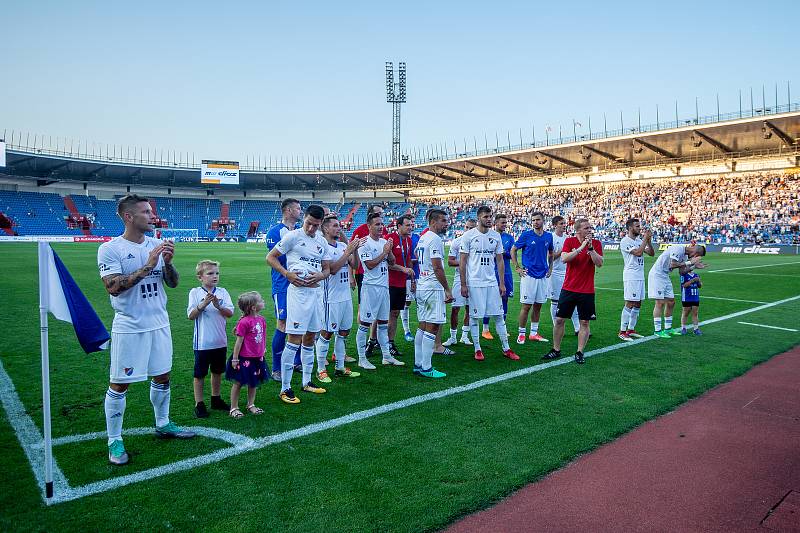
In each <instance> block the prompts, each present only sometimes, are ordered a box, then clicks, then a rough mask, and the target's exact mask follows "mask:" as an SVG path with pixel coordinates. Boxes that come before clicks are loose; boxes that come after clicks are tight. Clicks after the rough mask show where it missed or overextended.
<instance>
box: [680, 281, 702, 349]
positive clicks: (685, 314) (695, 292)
mask: <svg viewBox="0 0 800 533" xmlns="http://www.w3.org/2000/svg"><path fill="white" fill-rule="evenodd" d="M684 270H685V269H682V270H681V304H682V305H683V309H682V310H681V335H688V333H689V331H688V330H687V329H686V320H687V319H688V318H689V314H691V315H692V330H694V334H695V335H702V334H703V332H702V331H700V322H699V320H700V319H699V317H698V312H699V311H700V287H702V286H703V283H702V282H701V281H700V276H698V275H697V273H695V272H692V271H690V270H689V271H684Z"/></svg>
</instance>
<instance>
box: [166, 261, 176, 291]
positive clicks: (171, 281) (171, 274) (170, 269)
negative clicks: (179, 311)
mask: <svg viewBox="0 0 800 533" xmlns="http://www.w3.org/2000/svg"><path fill="white" fill-rule="evenodd" d="M162 272H163V274H162V275H163V277H164V284H165V285H166V286H167V287H169V288H171V289H174V288H175V287H177V286H178V279H179V278H180V276H179V275H178V270H177V269H176V268H175V265H173V264H172V263H165V264H164V269H163V271H162Z"/></svg>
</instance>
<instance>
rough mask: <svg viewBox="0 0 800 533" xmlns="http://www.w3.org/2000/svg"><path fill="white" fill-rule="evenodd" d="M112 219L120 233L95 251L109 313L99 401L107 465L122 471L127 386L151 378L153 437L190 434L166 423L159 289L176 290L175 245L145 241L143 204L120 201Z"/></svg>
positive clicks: (166, 345) (166, 342)
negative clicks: (105, 373) (105, 380)
mask: <svg viewBox="0 0 800 533" xmlns="http://www.w3.org/2000/svg"><path fill="white" fill-rule="evenodd" d="M117 215H119V217H120V218H121V219H122V221H123V223H124V224H125V231H124V233H123V234H122V235H121V236H119V237H115V238H113V239H112V240H110V241H109V242H106V243H103V244H101V245H100V248H98V250H97V264H98V269H99V271H100V276H101V278H102V279H103V285H104V286H105V288H106V291H107V292H108V294H109V295H110V299H111V307H113V308H114V322H113V325H112V326H111V368H110V372H109V374H110V378H109V385H108V390H107V391H106V397H105V415H106V430H107V432H108V460H109V462H110V463H111V464H114V465H123V464H125V463H127V462H128V454H127V452H126V451H125V446H124V445H123V444H122V420H123V418H124V415H125V407H126V403H127V400H126V396H127V391H128V386H129V385H130V384H131V383H135V382H137V381H145V380H147V377H148V376H151V377H152V381H151V382H150V402H151V403H152V404H153V411H154V413H155V419H156V436H157V437H160V438H181V439H186V438H191V437H194V436H195V434H194V433H192V432H190V431H183V430H181V428H179V427H178V426H177V425H175V423H173V422H171V421H170V419H169V403H170V381H169V379H170V371H171V370H172V335H171V333H170V327H169V315H168V314H167V295H166V292H165V291H164V285H166V286H167V287H170V288H175V287H177V286H178V271H177V270H175V267H174V266H173V264H172V258H173V256H174V255H175V244H174V243H173V242H171V241H161V240H159V239H154V238H152V237H148V236H146V235H145V232H148V231H153V227H154V226H153V224H154V222H155V220H154V219H155V215H154V214H153V211H152V207H151V206H150V202H149V201H148V199H147V198H144V197H142V196H138V195H135V194H129V195H127V196H123V197H122V198H120V199H119V201H118V202H117Z"/></svg>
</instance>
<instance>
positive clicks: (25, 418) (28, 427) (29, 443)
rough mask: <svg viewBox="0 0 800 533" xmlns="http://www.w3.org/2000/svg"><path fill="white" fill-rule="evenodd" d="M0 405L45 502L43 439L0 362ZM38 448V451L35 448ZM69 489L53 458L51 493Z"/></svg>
mask: <svg viewBox="0 0 800 533" xmlns="http://www.w3.org/2000/svg"><path fill="white" fill-rule="evenodd" d="M0 403H2V404H3V408H4V409H5V410H6V416H7V417H8V421H9V423H10V424H11V427H12V428H14V433H16V435H17V439H18V440H19V443H20V445H21V446H22V450H23V451H24V452H25V456H26V457H27V458H28V463H30V465H31V469H33V475H34V476H35V477H36V482H37V483H38V485H39V488H40V489H41V492H42V499H44V500H46V497H45V487H44V437H42V433H41V432H40V431H39V428H38V427H36V424H35V423H34V422H33V418H31V416H30V415H29V414H28V412H27V411H26V410H25V406H24V405H23V403H22V400H20V399H19V395H18V394H17V391H16V389H15V388H14V382H13V381H11V377H10V376H9V375H8V373H7V372H6V370H5V368H3V363H2V361H0ZM37 447H38V448H39V449H38V450H37V449H36V448H37ZM68 488H69V484H68V483H67V478H66V477H65V476H64V473H63V472H62V471H61V469H60V468H59V467H58V463H57V462H56V460H55V457H54V458H53V491H54V492H64V491H65V490H67V489H68Z"/></svg>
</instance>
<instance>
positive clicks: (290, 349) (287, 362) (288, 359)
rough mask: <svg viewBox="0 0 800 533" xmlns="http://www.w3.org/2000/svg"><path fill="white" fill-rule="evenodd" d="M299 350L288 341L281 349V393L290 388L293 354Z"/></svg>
mask: <svg viewBox="0 0 800 533" xmlns="http://www.w3.org/2000/svg"><path fill="white" fill-rule="evenodd" d="M299 348H300V346H298V345H297V344H294V343H291V342H289V341H286V346H285V347H284V348H283V353H282V354H281V392H283V391H285V390H286V389H291V388H292V374H294V354H296V353H297V350H298V349H299ZM301 357H302V356H301ZM240 364H241V363H240Z"/></svg>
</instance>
